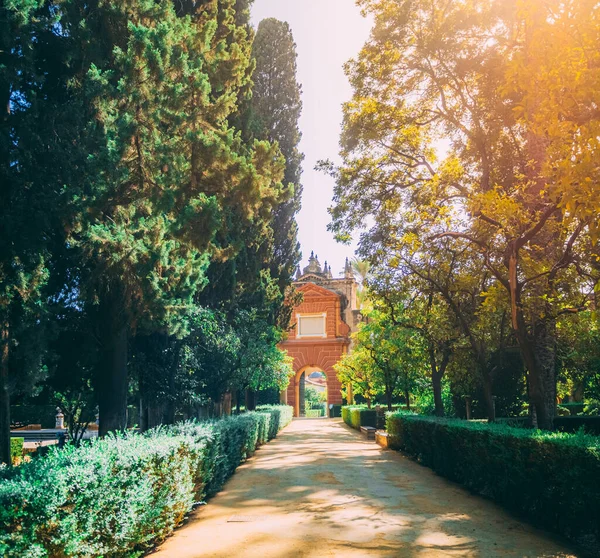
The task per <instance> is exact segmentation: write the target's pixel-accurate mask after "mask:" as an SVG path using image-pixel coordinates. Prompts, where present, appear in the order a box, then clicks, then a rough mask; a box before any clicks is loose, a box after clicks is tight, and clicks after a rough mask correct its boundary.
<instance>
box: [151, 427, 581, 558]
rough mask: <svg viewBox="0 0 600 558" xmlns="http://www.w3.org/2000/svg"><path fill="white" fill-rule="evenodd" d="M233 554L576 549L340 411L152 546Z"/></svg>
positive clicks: (277, 447)
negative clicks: (386, 446)
mask: <svg viewBox="0 0 600 558" xmlns="http://www.w3.org/2000/svg"><path fill="white" fill-rule="evenodd" d="M232 556H243V557H250V558H254V557H257V558H258V557H260V558H287V557H292V558H295V557H302V558H309V557H310V558H313V557H315V558H316V557H324V556H343V557H344V558H346V557H357V556H396V557H423V558H429V557H438V556H440V557H442V556H443V557H448V556H461V557H482V558H492V557H496V556H502V557H507V556H511V557H512V556H514V557H519V558H521V557H525V556H529V557H540V556H545V557H550V556H576V555H575V554H574V553H573V552H572V551H569V549H568V547H567V546H566V545H565V543H563V542H561V541H560V540H559V539H557V538H554V537H552V536H551V535H549V534H547V533H545V532H542V531H539V530H537V529H534V528H533V527H531V526H529V525H527V524H525V523H523V522H521V521H519V520H517V519H515V518H514V517H512V516H511V515H509V514H507V513H506V512H504V511H503V510H502V509H501V508H499V507H498V506H496V505H495V504H493V503H492V502H489V501H487V500H485V499H483V498H480V497H478V496H475V495H472V494H470V493H469V492H467V491H466V490H464V489H462V488H461V487H459V486H458V485H456V484H453V483H451V482H448V481H446V480H445V479H442V478H441V477H438V476H436V475H435V474H434V473H432V472H431V471H430V470H429V469H427V468H425V467H422V466H420V465H418V464H417V463H415V462H413V461H411V460H410V459H408V458H406V457H404V456H402V455H401V454H399V453H397V452H394V451H391V450H383V449H381V448H380V447H379V446H378V445H376V444H375V443H374V442H372V441H366V440H365V439H364V438H362V437H361V435H360V434H359V433H357V432H355V431H353V430H351V429H350V428H348V427H347V426H346V425H344V424H343V423H342V422H341V421H340V420H338V419H336V420H331V419H304V420H302V419H299V420H294V422H293V423H292V424H291V425H290V426H289V427H288V428H286V429H285V430H284V431H283V432H281V433H280V435H279V437H278V438H277V439H275V440H273V441H272V442H270V443H269V444H267V445H265V446H263V447H262V448H261V449H260V450H258V451H257V453H256V454H255V456H254V457H253V458H251V459H250V460H248V461H247V462H246V463H245V464H244V465H242V466H241V467H240V468H239V469H238V471H237V472H236V473H235V475H234V476H233V477H232V478H231V480H229V482H228V483H227V484H226V485H225V487H224V489H223V491H222V492H221V493H219V494H218V495H217V496H215V497H214V498H213V499H212V500H210V503H209V505H208V506H206V507H201V508H200V509H199V510H197V511H196V512H194V513H192V514H191V516H190V518H189V520H188V521H187V523H186V524H185V525H184V526H183V527H181V528H180V529H178V530H177V531H176V532H175V534H174V536H173V537H171V538H170V539H168V540H167V541H166V542H165V543H164V544H163V545H162V546H161V547H160V548H159V549H158V551H157V552H156V553H155V554H152V558H159V557H160V558H175V557H176V558H196V557H198V558H199V557H203V558H206V557H232Z"/></svg>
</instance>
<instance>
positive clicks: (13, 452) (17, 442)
mask: <svg viewBox="0 0 600 558" xmlns="http://www.w3.org/2000/svg"><path fill="white" fill-rule="evenodd" d="M24 443H25V439H24V438H11V439H10V458H11V460H12V461H13V462H14V461H15V460H19V459H21V458H22V457H23V444H24Z"/></svg>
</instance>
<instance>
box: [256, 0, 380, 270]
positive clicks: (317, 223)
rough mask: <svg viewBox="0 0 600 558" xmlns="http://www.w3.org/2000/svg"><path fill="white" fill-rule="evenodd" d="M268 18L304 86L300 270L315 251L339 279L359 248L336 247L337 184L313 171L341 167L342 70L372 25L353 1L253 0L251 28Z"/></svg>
mask: <svg viewBox="0 0 600 558" xmlns="http://www.w3.org/2000/svg"><path fill="white" fill-rule="evenodd" d="M267 17H274V18H277V19H280V20H282V21H287V22H288V23H289V25H290V27H291V29H292V33H293V35H294V40H295V42H296V46H297V52H298V82H299V83H300V84H301V85H302V103H303V109H302V116H301V118H300V130H301V132H302V141H301V143H300V151H302V152H303V153H304V156H305V159H304V164H303V169H304V173H303V175H302V185H303V186H304V193H303V197H302V209H301V211H300V213H299V215H298V217H297V219H298V227H299V235H298V236H299V240H300V245H301V249H302V263H301V264H300V265H301V267H304V266H305V265H307V262H308V257H309V256H310V252H311V250H314V252H315V254H316V255H318V257H319V261H320V262H321V265H323V264H324V263H325V260H327V262H328V263H329V264H330V265H331V268H332V272H333V275H334V277H336V276H339V275H341V273H342V270H343V268H344V260H345V259H346V257H349V258H352V257H353V256H354V248H355V246H354V245H352V246H345V245H342V244H339V243H337V242H336V241H335V239H334V237H333V234H332V233H330V232H329V231H328V230H327V225H328V223H329V221H330V218H329V213H327V208H328V207H330V206H331V204H332V197H333V186H334V181H333V180H332V179H331V178H330V177H328V176H327V175H325V174H323V173H321V172H317V171H315V170H314V167H315V165H316V163H317V161H319V160H321V159H330V160H332V161H334V162H339V160H340V159H339V155H338V153H339V136H340V130H341V124H342V103H344V102H345V101H348V100H350V99H351V97H352V89H351V87H350V84H349V83H348V79H347V78H346V76H345V75H344V70H343V65H344V63H345V62H346V61H348V60H349V59H351V58H354V57H355V56H356V55H357V54H358V52H359V50H360V49H361V47H362V46H363V44H364V43H365V42H366V40H367V38H368V36H369V32H370V28H371V25H370V23H369V21H368V20H367V19H365V18H363V17H362V16H361V14H360V10H359V9H358V7H357V6H356V5H355V3H354V0H255V1H254V6H253V8H252V23H253V24H254V26H255V27H257V26H258V23H259V22H260V21H261V20H262V19H265V18H267Z"/></svg>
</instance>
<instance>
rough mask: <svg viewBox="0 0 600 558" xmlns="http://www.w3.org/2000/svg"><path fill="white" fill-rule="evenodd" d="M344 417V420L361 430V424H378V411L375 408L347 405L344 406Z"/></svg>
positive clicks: (374, 425) (373, 425)
mask: <svg viewBox="0 0 600 558" xmlns="http://www.w3.org/2000/svg"><path fill="white" fill-rule="evenodd" d="M342 419H343V420H344V422H345V423H346V424H347V425H348V426H351V427H352V428H355V429H356V430H360V427H361V426H372V427H373V428H375V427H376V426H377V411H376V410H375V409H368V408H367V407H362V406H359V405H346V406H345V407H342Z"/></svg>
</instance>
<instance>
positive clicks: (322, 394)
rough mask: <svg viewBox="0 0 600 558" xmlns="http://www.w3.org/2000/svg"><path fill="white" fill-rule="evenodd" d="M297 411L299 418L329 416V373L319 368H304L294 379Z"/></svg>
mask: <svg viewBox="0 0 600 558" xmlns="http://www.w3.org/2000/svg"><path fill="white" fill-rule="evenodd" d="M294 389H295V397H294V401H295V403H296V404H295V409H294V411H295V412H294V414H295V415H296V416H297V417H306V418H322V417H326V416H327V408H328V407H327V405H328V401H329V393H328V392H329V389H328V379H327V373H326V372H325V371H324V370H323V369H322V368H321V367H319V366H304V367H303V368H301V369H300V370H298V372H296V375H295V378H294Z"/></svg>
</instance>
